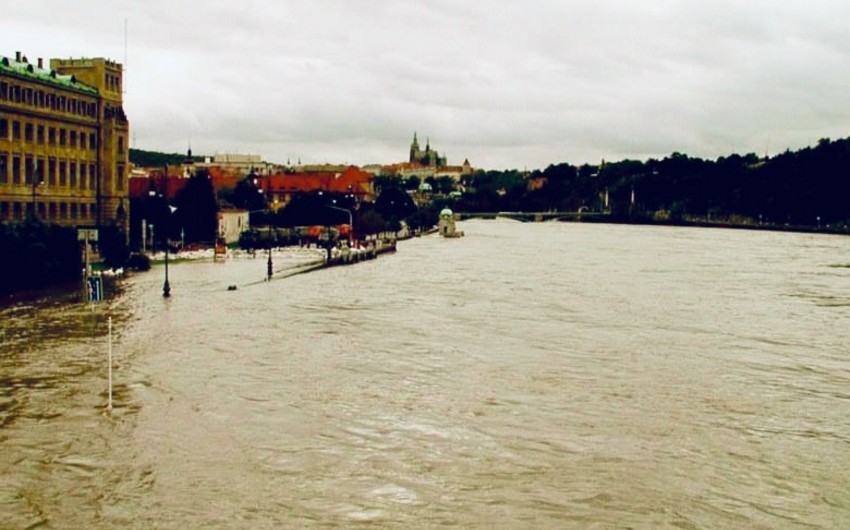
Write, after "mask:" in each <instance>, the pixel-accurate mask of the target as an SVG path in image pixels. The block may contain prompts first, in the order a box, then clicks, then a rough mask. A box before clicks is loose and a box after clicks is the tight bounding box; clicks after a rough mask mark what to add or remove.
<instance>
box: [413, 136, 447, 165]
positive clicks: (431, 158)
mask: <svg viewBox="0 0 850 530" xmlns="http://www.w3.org/2000/svg"><path fill="white" fill-rule="evenodd" d="M410 163H416V164H421V165H423V166H428V167H445V165H446V157H445V156H440V154H439V153H438V152H437V151H433V150H431V141H430V140H428V139H426V140H425V150H424V151H423V150H422V149H420V148H419V140H418V139H417V138H416V133H415V132H414V133H413V142H412V143H411V144H410Z"/></svg>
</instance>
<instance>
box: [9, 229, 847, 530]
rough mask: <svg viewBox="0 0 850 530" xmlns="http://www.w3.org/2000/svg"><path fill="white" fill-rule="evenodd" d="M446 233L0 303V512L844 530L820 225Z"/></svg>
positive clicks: (843, 308)
mask: <svg viewBox="0 0 850 530" xmlns="http://www.w3.org/2000/svg"><path fill="white" fill-rule="evenodd" d="M462 229H463V230H464V231H465V232H466V237H464V238H462V239H455V240H446V239H440V238H438V237H436V236H429V237H423V238H417V239H413V240H410V241H405V242H402V243H401V244H400V245H399V251H398V252H397V253H396V254H392V255H386V256H382V257H380V258H379V259H377V260H373V261H369V262H365V263H360V264H357V265H353V266H349V267H336V268H331V269H326V270H321V271H316V272H312V273H309V274H304V275H299V276H292V277H289V278H282V279H274V280H273V281H272V282H269V283H266V282H263V281H262V279H263V278H264V276H265V272H266V271H265V261H264V259H263V258H262V257H258V258H257V259H247V258H241V259H231V260H229V261H228V262H226V263H223V264H222V263H212V262H211V261H200V262H191V263H189V262H185V263H179V264H174V265H173V266H172V267H171V284H172V288H173V291H172V293H173V295H172V298H171V299H169V300H164V299H163V298H162V296H161V285H162V273H163V270H162V267H155V268H154V269H153V270H152V271H150V272H147V273H143V274H138V275H135V276H132V277H130V278H128V279H126V280H124V281H123V282H122V283H121V286H120V289H119V291H118V293H117V294H116V296H115V297H114V298H112V299H111V300H109V301H107V302H103V303H101V304H99V305H97V306H95V307H94V308H92V307H90V306H87V305H84V304H79V303H68V300H67V299H65V300H57V299H50V300H39V301H36V302H21V303H17V304H15V305H13V306H11V307H6V308H4V309H2V310H0V317H2V332H0V528H3V529H26V528H62V529H64V528H94V529H111V528H139V529H149V528H158V529H186V528H210V529H215V528H221V529H230V528H252V529H273V528H274V529H277V528H434V527H457V528H491V527H492V528H538V529H539V528H639V529H658V528H671V529H673V528H675V529H708V528H748V529H752V528H792V529H794V528H848V527H850V239H848V238H846V237H836V236H824V235H812V234H789V233H771V232H757V231H735V230H710V229H688V228H667V227H637V226H613V225H587V224H562V223H539V224H521V223H515V222H510V221H468V222H465V223H462ZM304 259H307V258H306V254H304V253H303V252H302V253H290V254H279V255H278V256H277V260H276V264H275V265H276V267H277V268H278V269H282V268H286V267H289V266H291V265H292V264H294V263H295V261H297V260H304ZM231 284H235V285H238V286H239V289H238V290H236V291H228V289H227V286H228V285H231ZM109 317H111V318H112V320H113V325H114V330H115V339H114V356H115V374H114V376H115V408H114V410H113V412H112V414H111V415H107V414H105V413H104V408H105V405H106V398H107V394H106V389H107V379H106V377H107V371H106V353H107V341H106V336H105V334H106V322H107V318H109Z"/></svg>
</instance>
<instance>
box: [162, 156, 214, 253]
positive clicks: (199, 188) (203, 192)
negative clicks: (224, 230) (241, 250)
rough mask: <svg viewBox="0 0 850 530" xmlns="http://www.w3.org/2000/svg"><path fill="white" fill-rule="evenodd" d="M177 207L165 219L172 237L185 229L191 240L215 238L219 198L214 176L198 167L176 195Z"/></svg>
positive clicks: (187, 236) (184, 231) (187, 239)
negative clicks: (213, 182)
mask: <svg viewBox="0 0 850 530" xmlns="http://www.w3.org/2000/svg"><path fill="white" fill-rule="evenodd" d="M174 202H175V206H176V208H177V210H176V211H175V212H174V214H173V215H171V216H170V217H168V218H167V219H166V220H165V224H166V225H167V226H168V227H169V234H170V236H171V237H172V238H176V237H179V236H180V235H181V231H182V232H183V235H185V239H186V242H187V243H195V242H205V243H208V242H212V241H213V240H214V239H215V236H216V233H217V230H218V202H217V201H216V198H215V191H214V189H213V185H212V180H211V179H210V176H209V174H208V173H207V172H206V171H198V172H197V173H195V175H193V176H192V177H190V178H189V182H187V183H186V186H185V187H184V188H183V189H182V190H180V192H179V193H178V194H177V197H176V198H175V201H174Z"/></svg>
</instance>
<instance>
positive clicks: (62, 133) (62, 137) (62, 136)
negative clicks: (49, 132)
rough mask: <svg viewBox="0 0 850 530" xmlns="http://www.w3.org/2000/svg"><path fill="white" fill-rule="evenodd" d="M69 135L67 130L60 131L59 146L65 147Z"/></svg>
mask: <svg viewBox="0 0 850 530" xmlns="http://www.w3.org/2000/svg"><path fill="white" fill-rule="evenodd" d="M67 133H68V131H66V130H65V129H59V145H60V146H61V147H65V142H66V140H67V136H68V134H67Z"/></svg>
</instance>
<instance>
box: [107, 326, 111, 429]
mask: <svg viewBox="0 0 850 530" xmlns="http://www.w3.org/2000/svg"><path fill="white" fill-rule="evenodd" d="M106 408H107V409H108V410H109V412H112V317H109V404H108V405H107V407H106Z"/></svg>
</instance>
